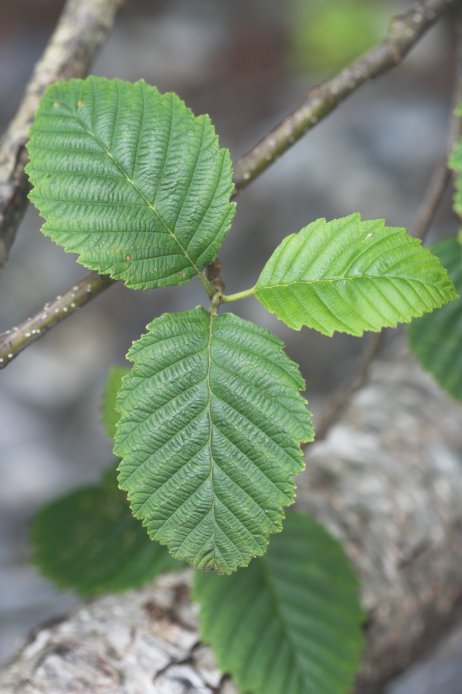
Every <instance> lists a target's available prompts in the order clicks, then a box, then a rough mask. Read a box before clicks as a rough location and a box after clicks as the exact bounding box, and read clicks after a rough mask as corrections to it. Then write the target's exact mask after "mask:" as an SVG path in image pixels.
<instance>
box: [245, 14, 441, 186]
mask: <svg viewBox="0 0 462 694" xmlns="http://www.w3.org/2000/svg"><path fill="white" fill-rule="evenodd" d="M451 5H454V0H422V1H421V2H416V3H415V4H414V5H413V6H412V7H411V9H410V10H408V11H407V12H405V13H404V14H401V15H397V16H395V17H393V18H392V20H391V22H390V27H389V30H388V34H387V36H386V38H385V40H384V41H382V43H380V44H378V45H377V46H375V47H374V48H372V49H371V50H370V51H368V52H367V53H364V54H363V55H362V56H360V57H359V58H358V59H357V60H355V61H353V62H352V63H351V64H350V65H348V66H347V67H345V68H344V69H343V70H342V71H341V72H339V73H338V75H335V76H334V77H332V78H331V79H328V80H327V81H326V82H323V83H322V84H320V85H319V86H317V87H313V88H312V89H310V90H309V91H308V94H307V97H306V99H305V101H304V102H303V104H301V106H299V107H298V108H297V109H295V111H293V112H292V113H291V114H290V115H289V116H287V118H285V119H284V120H283V121H282V122H281V123H280V124H279V125H277V126H276V127H275V128H274V129H273V130H272V131H271V132H270V133H268V134H267V135H265V137H263V139H262V140H260V142H259V143H258V144H257V145H256V147H253V148H252V149H251V150H250V152H248V154H246V155H245V156H244V157H242V159H240V161H239V162H238V164H237V167H236V174H235V177H234V182H235V186H236V190H241V189H242V188H245V187H246V186H247V185H248V184H249V183H250V182H251V181H253V179H254V178H256V177H257V176H259V175H260V174H261V173H262V172H263V171H265V170H266V169H267V168H268V167H269V166H270V164H272V163H273V161H274V160H275V159H277V158H278V157H279V156H280V155H281V154H283V153H284V152H286V151H287V150H288V149H289V148H290V147H291V146H292V145H293V144H294V143H295V142H297V140H299V139H300V138H301V137H302V136H303V135H304V134H305V133H306V132H307V131H308V130H310V129H311V128H312V127H313V126H314V125H316V123H318V122H319V121H320V120H321V119H322V118H325V117H326V116H327V115H328V114H329V113H330V112H331V111H333V110H334V109H335V108H336V107H337V106H338V105H339V104H340V103H342V101H344V100H345V99H346V98H347V97H348V96H350V94H352V93H353V92H355V91H356V90H357V89H358V88H359V87H360V86H361V85H362V84H364V82H366V81H368V80H370V79H372V78H373V77H377V76H378V75H380V74H381V73H383V72H385V71H387V70H389V69H390V68H392V67H395V66H396V65H398V64H399V63H400V62H401V61H402V60H403V59H404V57H405V56H406V55H407V53H408V52H409V51H410V50H411V48H412V47H413V46H414V45H415V44H416V43H417V42H418V41H419V39H420V38H421V37H422V36H423V35H424V34H425V32H426V31H427V30H428V29H429V28H430V27H431V26H432V25H433V24H434V23H435V22H436V20H437V19H438V18H439V17H440V16H441V15H442V14H443V12H445V11H446V10H447V9H448V8H449V7H450V6H451Z"/></svg>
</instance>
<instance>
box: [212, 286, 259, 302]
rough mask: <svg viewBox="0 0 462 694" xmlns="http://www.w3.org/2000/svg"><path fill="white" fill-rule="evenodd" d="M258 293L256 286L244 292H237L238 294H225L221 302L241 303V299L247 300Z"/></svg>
mask: <svg viewBox="0 0 462 694" xmlns="http://www.w3.org/2000/svg"><path fill="white" fill-rule="evenodd" d="M255 291H256V285H254V286H253V287H250V289H244V291H242V292H236V294H223V296H222V297H221V300H222V302H223V303H230V302H231V301H240V300H241V299H247V297H248V296H253V295H254V294H255Z"/></svg>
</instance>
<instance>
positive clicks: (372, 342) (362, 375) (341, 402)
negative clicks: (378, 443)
mask: <svg viewBox="0 0 462 694" xmlns="http://www.w3.org/2000/svg"><path fill="white" fill-rule="evenodd" d="M458 14H459V16H458V18H457V22H456V35H457V42H456V61H455V62H456V65H455V77H454V87H453V92H452V99H451V103H452V109H451V118H450V121H449V126H448V136H447V139H446V147H445V153H444V156H443V158H442V159H441V161H439V162H438V164H437V165H436V167H435V169H434V171H433V174H432V177H431V179H430V183H429V185H428V188H427V190H426V192H425V194H424V197H423V201H422V205H421V207H420V209H419V211H418V212H417V215H416V219H415V221H414V224H413V225H412V230H413V231H412V233H413V236H416V237H417V238H420V239H422V241H424V240H425V238H426V236H427V234H428V232H429V230H430V226H431V223H432V221H433V219H434V217H435V214H436V212H437V210H438V207H439V205H440V203H441V200H442V199H443V195H444V193H445V191H446V189H447V187H448V185H449V183H450V181H451V178H452V174H451V171H450V169H449V168H448V165H447V160H448V157H449V155H450V153H451V152H452V149H453V147H454V145H455V143H456V142H457V140H458V139H459V137H460V136H461V134H462V123H461V119H460V118H459V117H458V116H457V115H456V114H455V113H454V109H455V107H456V105H458V104H459V103H460V102H461V101H462V11H460V12H459V13H458ZM383 341H384V331H382V332H380V333H378V334H375V335H373V336H372V337H371V338H370V339H369V341H368V342H367V343H366V347H365V348H364V351H363V353H362V355H361V357H360V360H359V363H358V366H357V368H356V369H355V371H354V373H353V375H352V377H351V379H350V381H349V382H348V383H347V385H346V386H344V388H342V390H341V391H340V392H339V393H338V395H337V396H336V397H334V399H333V401H332V402H331V404H330V405H329V407H328V408H327V410H326V412H325V413H324V415H323V416H322V418H321V421H320V423H319V425H318V427H317V429H316V442H318V441H323V440H324V439H325V438H326V436H327V434H328V433H329V431H330V429H331V428H332V426H333V425H334V424H335V423H336V422H337V421H338V420H339V419H340V417H341V416H342V415H343V413H344V412H345V410H346V408H347V407H348V405H349V403H350V401H351V398H352V397H353V395H354V394H355V393H356V392H357V391H358V390H360V389H361V388H362V387H363V386H365V385H366V383H367V381H368V378H369V371H370V366H371V364H372V362H373V360H374V359H375V357H376V356H377V355H378V354H379V352H380V350H381V347H382V345H383Z"/></svg>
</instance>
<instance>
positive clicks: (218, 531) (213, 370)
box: [114, 308, 313, 573]
mask: <svg viewBox="0 0 462 694" xmlns="http://www.w3.org/2000/svg"><path fill="white" fill-rule="evenodd" d="M282 347H283V345H282V343H281V342H280V341H279V340H278V339H277V338H275V337H273V336H272V335H271V334H270V333H268V332H267V331H266V330H264V329H263V328H261V327H259V326H257V325H255V324H254V323H250V322H249V321H245V320H242V319H241V318H238V317H237V316H235V315H233V314H231V313H226V314H224V315H221V316H213V315H212V314H211V313H209V312H208V311H206V310H205V309H203V308H196V309H194V310H192V311H184V312H182V313H176V314H165V315H163V316H161V317H160V318H157V319H156V320H154V321H153V322H152V323H151V324H150V325H149V326H148V332H147V333H146V334H145V335H143V337H142V338H141V339H140V340H139V341H138V342H136V343H135V344H134V345H133V346H132V348H131V349H130V351H129V353H128V355H127V358H128V359H129V360H130V361H132V362H134V366H133V368H132V370H131V372H130V373H129V375H128V376H126V377H125V378H124V381H123V385H122V388H121V391H120V393H119V397H118V399H117V407H118V409H119V411H120V413H121V417H120V421H119V424H118V426H117V433H116V439H115V444H116V445H115V448H114V452H115V455H117V456H118V457H120V458H122V463H121V465H120V468H119V469H120V474H119V483H120V486H121V488H122V489H124V490H126V491H127V492H128V498H129V501H130V504H131V507H132V510H133V513H134V514H135V516H136V517H137V518H140V519H142V520H143V523H144V525H145V526H146V528H147V530H148V533H149V535H150V536H151V537H152V538H153V539H155V540H159V542H161V543H162V544H166V545H167V546H168V548H169V550H170V552H171V553H172V555H173V556H174V557H176V558H177V559H183V560H185V561H186V562H188V563H189V564H192V566H195V567H196V568H200V569H215V570H217V571H218V572H221V573H230V572H232V571H234V570H235V569H236V568H237V567H238V566H246V565H247V564H248V563H249V561H250V560H251V558H252V557H254V556H258V555H261V554H263V553H264V552H265V549H266V546H267V543H268V538H269V535H270V534H271V533H275V532H278V531H279V530H280V529H281V525H282V519H283V507H284V506H286V505H288V504H290V503H292V501H293V498H294V482H293V477H294V475H295V473H297V472H299V471H300V470H301V469H302V468H303V459H302V454H301V450H300V442H302V441H311V440H312V438H313V431H312V427H311V415H310V413H309V412H308V411H307V409H306V407H305V400H304V399H303V398H302V397H301V396H300V395H299V392H298V391H299V390H301V389H302V388H303V387H304V381H303V379H302V377H301V375H300V372H299V370H298V367H297V365H296V364H295V363H294V362H292V361H291V360H290V359H289V358H288V357H287V356H286V354H285V353H284V352H283V349H282Z"/></svg>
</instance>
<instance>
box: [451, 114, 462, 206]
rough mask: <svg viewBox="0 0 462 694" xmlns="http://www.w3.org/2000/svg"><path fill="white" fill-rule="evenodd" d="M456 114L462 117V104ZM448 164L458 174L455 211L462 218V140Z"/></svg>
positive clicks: (454, 201)
mask: <svg viewBox="0 0 462 694" xmlns="http://www.w3.org/2000/svg"><path fill="white" fill-rule="evenodd" d="M455 114H456V115H458V116H459V117H460V116H462V104H459V106H458V108H457V109H456V111H455ZM448 164H449V166H450V167H451V168H452V169H453V170H454V171H455V173H456V176H455V178H454V184H455V194H454V200H453V203H454V204H453V207H454V211H455V212H456V213H457V214H458V215H459V217H462V139H460V140H459V141H458V142H456V144H455V147H454V149H453V151H452V154H451V156H450V157H449V162H448Z"/></svg>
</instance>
